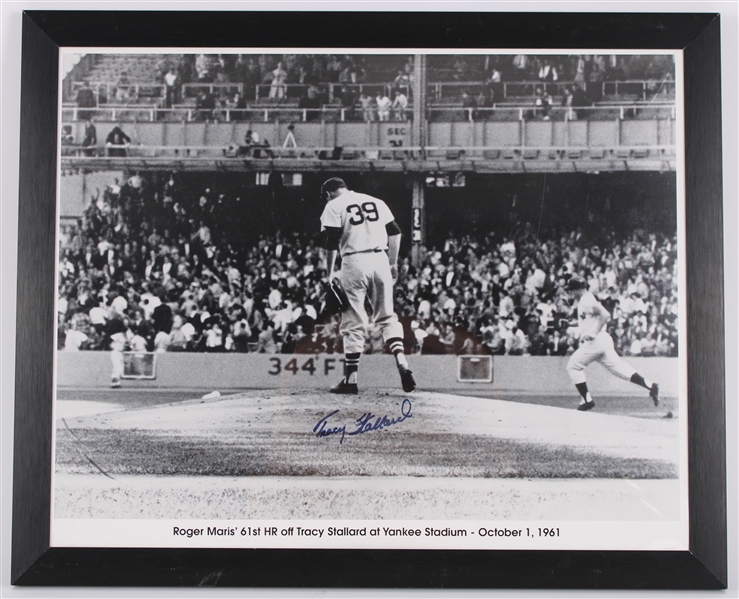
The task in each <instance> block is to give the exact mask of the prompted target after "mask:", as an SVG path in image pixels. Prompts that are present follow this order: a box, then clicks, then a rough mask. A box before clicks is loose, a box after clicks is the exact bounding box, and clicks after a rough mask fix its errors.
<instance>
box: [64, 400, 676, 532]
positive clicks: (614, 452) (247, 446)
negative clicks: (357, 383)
mask: <svg viewBox="0 0 739 599" xmlns="http://www.w3.org/2000/svg"><path fill="white" fill-rule="evenodd" d="M202 393H203V392H202V391H200V390H190V391H186V392H182V391H175V390H167V389H164V390H159V389H157V390H142V389H131V388H129V389H120V390H110V389H100V390H93V389H86V390H75V389H60V390H59V393H58V403H57V435H56V476H57V480H58V481H62V483H61V484H60V486H59V488H58V493H57V496H56V504H57V510H58V512H59V513H67V514H77V513H78V511H79V510H80V509H81V508H80V506H81V505H87V506H88V507H86V508H85V510H87V511H86V512H85V513H92V512H94V513H95V514H98V513H99V515H100V516H102V517H115V516H112V515H111V513H109V512H106V510H105V508H104V507H102V508H101V506H105V505H106V502H109V505H110V506H111V509H112V510H113V511H114V512H115V513H116V514H117V513H118V511H120V510H121V509H123V508H121V505H126V504H128V502H132V504H133V503H136V504H137V505H147V504H151V505H152V506H154V505H155V504H156V505H159V504H161V502H162V501H168V502H175V503H177V502H184V503H185V504H192V505H193V506H201V507H202V506H203V505H204V502H205V500H204V499H203V497H202V496H199V495H198V496H196V497H195V496H192V491H191V490H188V491H184V490H180V491H174V490H172V489H168V488H166V484H165V487H164V488H163V487H162V484H164V483H163V481H166V480H171V481H175V480H183V479H184V480H190V481H194V480H201V479H202V480H206V479H208V480H212V481H213V484H214V485H215V488H212V487H210V486H209V487H207V489H205V488H204V490H203V493H207V494H208V497H211V496H214V497H217V496H219V492H220V493H222V495H223V497H225V496H226V495H228V496H229V497H232V500H233V497H238V496H239V494H240V493H241V491H239V490H238V489H240V488H241V487H242V486H243V484H245V483H243V482H239V481H244V480H246V479H248V480H254V481H255V484H257V485H259V481H260V480H265V481H267V480H284V479H288V480H296V481H297V480H302V481H303V482H302V483H300V484H301V485H305V484H309V485H310V482H309V483H306V482H305V481H318V480H324V481H328V480H344V481H362V480H365V481H378V483H377V485H375V486H376V487H377V490H376V491H373V490H372V488H373V485H370V486H369V488H368V489H367V490H366V491H365V493H364V495H361V497H365V498H367V503H366V505H364V506H363V502H362V500H361V499H360V500H359V501H356V500H355V501H354V502H347V506H348V507H347V509H348V510H349V512H350V513H351V514H353V515H354V516H356V510H359V513H360V514H364V513H365V512H364V511H362V510H365V509H374V510H376V509H377V505H380V504H382V505H384V504H385V503H387V505H392V502H393V501H397V500H399V498H402V500H403V501H404V502H406V503H409V504H412V503H413V502H414V501H417V500H419V497H420V496H419V495H414V494H413V493H410V494H409V493H407V492H406V491H405V490H404V489H403V488H398V489H397V490H396V491H395V492H394V494H393V493H391V494H390V495H387V489H386V488H384V487H383V485H384V481H387V480H389V479H397V480H399V481H400V480H409V478H410V479H419V480H428V481H429V482H431V481H436V483H434V484H435V488H436V491H433V490H431V489H424V490H423V494H424V495H423V496H424V497H425V498H426V499H425V500H424V501H427V502H430V505H437V504H436V503H434V501H433V500H432V499H429V498H430V497H432V496H433V495H434V493H437V495H438V497H437V499H438V500H439V501H441V502H442V503H444V504H446V505H450V506H454V505H455V502H457V503H459V509H461V510H463V511H464V509H466V508H465V507H464V502H465V501H467V499H468V498H467V497H466V496H465V494H464V492H462V491H459V490H454V486H455V485H458V484H459V483H454V484H447V483H444V482H443V481H444V480H447V481H449V479H452V478H453V479H456V480H460V479H464V480H480V481H484V480H498V481H499V482H500V485H497V486H496V489H497V490H496V491H495V493H496V494H497V493H502V494H503V497H502V499H501V501H503V502H508V501H512V502H513V506H514V507H511V506H509V507H508V508H507V509H514V508H515V507H516V506H519V505H520V506H529V507H527V508H526V509H534V508H535V506H534V505H530V504H531V503H532V501H533V503H534V504H535V503H536V501H542V500H543V499H541V498H540V499H538V500H536V501H534V500H532V499H531V497H529V496H528V495H526V494H525V493H524V494H523V499H522V495H521V493H520V492H518V491H516V492H515V493H514V492H512V491H511V487H510V485H509V484H508V483H503V481H507V480H510V481H520V482H522V483H525V482H526V481H544V480H551V481H561V485H560V487H557V491H556V492H555V495H556V496H558V497H560V501H562V502H563V503H568V504H569V503H570V502H571V501H574V500H573V499H567V501H566V502H565V499H564V498H565V497H569V496H570V495H571V494H572V492H573V490H574V489H576V488H579V487H573V486H572V484H573V482H574V481H577V480H581V481H588V480H590V481H593V484H594V485H596V487H597V489H598V491H597V492H598V494H599V495H598V497H601V496H605V497H608V493H607V492H606V491H604V490H603V487H602V485H603V481H608V480H612V481H624V480H630V481H645V482H650V481H652V482H651V484H653V483H654V482H657V481H660V480H663V481H665V482H667V481H675V482H677V477H678V463H679V459H678V457H679V452H678V432H679V427H678V422H679V420H678V418H675V417H672V418H666V417H665V416H666V415H667V413H668V412H673V413H676V409H675V407H676V406H675V404H676V401H675V399H674V398H669V397H668V398H666V399H665V400H664V401H663V404H662V405H661V406H660V407H658V408H656V407H655V406H654V405H652V402H651V400H649V398H648V397H642V396H638V397H599V398H597V399H596V402H597V408H596V409H595V410H593V411H591V412H586V413H583V412H578V411H577V410H575V409H574V406H576V405H577V399H576V398H573V397H571V396H568V397H560V396H554V397H540V396H508V397H507V398H506V399H492V398H481V397H476V396H473V397H468V396H462V395H450V394H448V393H434V392H428V391H423V392H417V393H414V394H412V395H410V396H408V398H410V399H412V407H411V405H410V404H407V413H408V414H410V416H409V417H406V418H401V416H402V414H404V413H405V412H404V409H405V408H404V406H405V405H406V404H404V401H405V400H406V399H407V398H406V395H405V394H403V393H402V392H401V391H399V390H396V389H387V390H382V389H381V390H371V391H369V390H368V391H365V392H363V393H360V395H359V396H335V395H331V394H328V393H326V392H324V391H316V390H315V389H312V390H308V389H306V390H293V391H292V392H291V393H290V394H284V393H283V394H279V393H278V392H276V391H243V392H241V393H234V394H229V395H226V396H223V397H217V398H211V399H207V400H206V399H202V398H201V395H202ZM367 414H371V417H365V416H366V415H367ZM383 417H385V420H384V424H383V426H378V424H377V423H378V422H383ZM358 421H361V422H364V423H369V425H370V428H369V429H367V430H365V432H363V433H361V434H355V435H350V434H349V433H350V432H352V431H355V430H356V429H357V422H358ZM321 422H324V426H323V428H321V427H320V424H321ZM340 427H344V434H343V435H342V434H341V433H339V432H336V433H335V434H332V435H323V434H321V433H320V431H326V430H328V431H330V430H332V429H335V430H336V431H338V430H339V428H340ZM317 431H319V432H317ZM100 479H103V480H107V481H109V484H110V485H112V486H111V487H106V486H105V485H107V484H108V483H104V482H101V480H100ZM64 481H67V482H66V483H65V482H64ZM70 481H74V482H70ZM85 481H88V482H85ZM147 481H148V482H147ZM218 481H222V482H218ZM380 481H383V482H380ZM88 483H89V484H88ZM101 484H102V485H103V487H100V485H101ZM250 484H251V483H250ZM516 484H518V483H516ZM132 485H133V486H132ZM152 485H154V486H156V488H157V490H156V492H155V491H153V490H152V491H147V490H146V489H147V488H149V487H151V488H152V489H153V487H152ZM173 485H174V487H173V488H175V487H177V484H175V483H174V482H173ZM501 485H502V486H501ZM562 485H564V486H562ZM352 486H353V485H352V483H347V484H346V485H345V486H344V487H341V488H340V489H337V490H336V493H338V496H340V497H342V498H343V499H344V500H346V496H347V495H346V494H347V493H350V492H351V493H355V492H356V490H352V491H350V488H351V487H352ZM596 487H587V488H583V489H589V490H587V491H585V490H583V491H582V492H583V493H585V495H587V496H591V495H592V493H593V492H594V491H593V490H592V489H593V488H596ZM606 488H607V485H606ZM133 489H135V491H134V490H133ZM219 489H221V491H219ZM296 489H297V488H296ZM253 492H254V493H256V494H257V495H258V496H259V497H263V493H262V492H261V491H259V490H254V491H253ZM295 492H296V493H298V491H297V490H296V491H295ZM96 493H99V494H101V495H96ZM172 493H174V495H172ZM300 493H301V494H300V498H301V499H302V498H303V497H304V495H305V493H307V491H306V492H302V491H301V492H300ZM477 493H478V495H479V496H480V497H484V496H485V494H484V492H483V491H481V490H479V489H478V491H477ZM663 494H664V493H663ZM93 495H94V496H95V497H96V499H95V501H94V503H93V502H92V500H91V499H90V498H91V497H92V496H93ZM308 495H310V493H308ZM386 495H387V496H386ZM154 497H155V498H156V499H152V498H154ZM270 497H271V499H269V500H268V501H276V500H275V499H274V497H272V496H270ZM393 497H394V499H393ZM441 497H443V500H442V499H441ZM470 497H471V496H470ZM373 498H374V499H373ZM211 500H212V499H211ZM296 500H297V499H296ZM230 501H231V500H230ZM254 501H255V500H254V499H252V504H253V503H254ZM285 501H287V500H286V499H280V500H279V502H283V503H284V502H285ZM336 501H337V500H336V498H334V500H332V503H330V505H335V503H336ZM600 501H601V503H602V502H603V500H602V499H600ZM607 501H610V499H607V500H606V502H607ZM628 501H631V499H629V500H628ZM460 502H461V503H460ZM476 502H477V503H476V505H477V504H479V505H480V506H483V507H484V509H488V507H486V505H485V504H486V502H485V501H484V499H480V498H478V499H477V500H476ZM307 503H310V501H308V502H307ZM234 505H236V504H234ZM373 506H374V507H373ZM135 509H136V510H138V507H137V508H135ZM147 509H149V508H147ZM151 509H153V510H156V509H158V508H155V507H151ZM178 509H181V510H182V509H184V511H185V512H187V509H186V508H184V507H183V506H180V507H179V508H178ZM284 509H285V510H287V512H288V513H293V511H294V509H293V506H291V505H287V506H286V507H284ZM331 509H332V510H333V509H334V508H331ZM447 509H450V508H447ZM481 509H482V508H481ZM568 509H569V508H568ZM670 509H673V508H672V507H671V508H670ZM99 510H102V511H99ZM658 511H659V510H658ZM123 513H125V509H124V510H123ZM137 513H138V512H137ZM142 513H149V512H147V511H146V509H145V510H144V511H143V512H142ZM373 514H374V512H373ZM68 517H71V516H68ZM95 517H97V516H95ZM117 517H120V516H117ZM373 517H378V516H377V514H375V515H374V516H373ZM639 517H641V516H638V518H639Z"/></svg>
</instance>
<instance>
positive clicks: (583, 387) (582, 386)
mask: <svg viewBox="0 0 739 599" xmlns="http://www.w3.org/2000/svg"><path fill="white" fill-rule="evenodd" d="M575 387H577V390H578V391H579V392H580V395H582V398H583V399H584V400H585V401H588V384H587V383H578V384H577V385H575Z"/></svg>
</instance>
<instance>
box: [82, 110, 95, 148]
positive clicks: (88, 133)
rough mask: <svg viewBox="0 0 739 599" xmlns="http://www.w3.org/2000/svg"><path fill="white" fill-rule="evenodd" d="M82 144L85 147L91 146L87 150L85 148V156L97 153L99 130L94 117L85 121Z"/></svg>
mask: <svg viewBox="0 0 739 599" xmlns="http://www.w3.org/2000/svg"><path fill="white" fill-rule="evenodd" d="M82 145H83V146H84V147H85V148H89V149H87V150H84V152H83V153H84V155H85V156H96V155H97V149H96V148H97V145H98V132H97V129H96V128H95V124H94V122H93V120H92V119H87V120H86V121H85V136H84V138H83V139H82Z"/></svg>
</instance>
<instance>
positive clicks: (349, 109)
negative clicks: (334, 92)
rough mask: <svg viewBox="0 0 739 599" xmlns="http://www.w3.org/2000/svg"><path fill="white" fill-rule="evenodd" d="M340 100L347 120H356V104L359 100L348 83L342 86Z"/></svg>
mask: <svg viewBox="0 0 739 599" xmlns="http://www.w3.org/2000/svg"><path fill="white" fill-rule="evenodd" d="M339 100H340V102H341V107H342V108H343V109H344V116H345V118H346V119H347V120H350V121H353V120H354V105H355V104H356V102H357V98H356V96H355V95H354V92H352V91H351V89H349V87H347V86H346V85H342V86H341V93H340V94H339Z"/></svg>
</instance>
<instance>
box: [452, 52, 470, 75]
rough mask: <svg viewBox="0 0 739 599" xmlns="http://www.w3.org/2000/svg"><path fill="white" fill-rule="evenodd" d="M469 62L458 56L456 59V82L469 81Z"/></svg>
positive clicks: (454, 72)
mask: <svg viewBox="0 0 739 599" xmlns="http://www.w3.org/2000/svg"><path fill="white" fill-rule="evenodd" d="M468 68H469V67H468V65H467V61H466V60H465V59H464V58H463V57H462V56H456V57H455V59H454V68H453V75H452V76H453V77H454V80H455V81H467V79H468Z"/></svg>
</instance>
